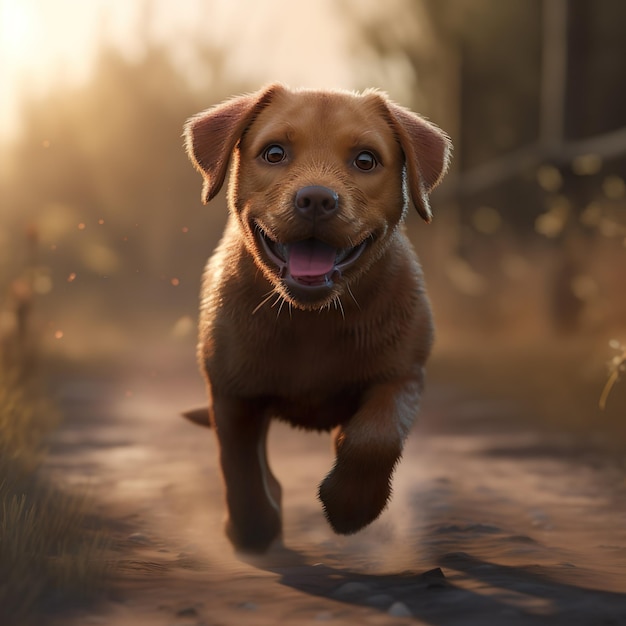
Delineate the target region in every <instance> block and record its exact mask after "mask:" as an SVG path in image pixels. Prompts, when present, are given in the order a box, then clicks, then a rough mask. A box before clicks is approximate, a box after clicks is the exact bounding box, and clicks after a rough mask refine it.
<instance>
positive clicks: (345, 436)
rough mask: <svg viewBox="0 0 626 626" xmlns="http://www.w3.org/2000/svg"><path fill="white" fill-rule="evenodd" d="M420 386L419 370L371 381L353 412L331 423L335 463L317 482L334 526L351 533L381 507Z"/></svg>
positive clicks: (415, 404)
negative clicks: (404, 376) (336, 423)
mask: <svg viewBox="0 0 626 626" xmlns="http://www.w3.org/2000/svg"><path fill="white" fill-rule="evenodd" d="M422 386H423V385H422V374H421V372H420V374H419V375H418V376H416V377H415V378H411V379H404V380H401V381H392V382H388V383H383V384H378V385H375V386H373V387H371V388H370V389H369V390H368V391H367V392H366V393H365V395H364V398H363V402H362V404H361V406H360V408H359V410H358V411H357V412H356V413H355V415H354V416H353V417H352V418H351V419H350V421H349V422H347V423H346V424H345V425H344V426H342V427H340V428H339V429H337V431H336V433H335V450H336V454H337V456H336V460H335V465H334V467H333V469H332V470H331V471H330V473H329V474H328V475H327V476H326V478H325V479H324V480H323V481H322V483H321V484H320V487H319V498H320V500H321V501H322V504H323V506H324V512H325V514H326V517H327V519H328V521H329V523H330V525H331V526H332V527H333V530H334V531H335V532H337V533H342V534H351V533H355V532H357V531H358V530H360V529H361V528H363V527H364V526H367V524H369V523H370V522H373V521H374V520H375V519H376V518H377V517H378V516H379V515H380V513H381V512H382V510H383V509H384V508H385V506H386V504H387V501H388V499H389V496H390V494H391V477H392V474H393V470H394V467H395V465H396V463H397V462H398V460H399V459H400V456H401V455H402V448H403V445H404V441H405V439H406V436H407V434H408V432H409V430H410V428H411V425H412V423H413V420H414V419H415V416H416V414H417V410H418V406H419V400H420V395H421V391H422Z"/></svg>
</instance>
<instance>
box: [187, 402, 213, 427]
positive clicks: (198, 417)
mask: <svg viewBox="0 0 626 626" xmlns="http://www.w3.org/2000/svg"><path fill="white" fill-rule="evenodd" d="M182 416H183V417H186V418H187V419H188V420H189V421H190V422H193V423H194V424H198V426H206V427H207V428H211V420H210V419H209V407H206V406H204V407H202V408H201V409H191V411H184V412H183V413H182Z"/></svg>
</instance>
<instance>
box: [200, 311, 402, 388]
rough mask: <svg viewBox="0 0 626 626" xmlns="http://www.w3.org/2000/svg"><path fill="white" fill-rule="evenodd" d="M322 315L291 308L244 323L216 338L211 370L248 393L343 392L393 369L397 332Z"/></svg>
mask: <svg viewBox="0 0 626 626" xmlns="http://www.w3.org/2000/svg"><path fill="white" fill-rule="evenodd" d="M322 317H323V313H320V314H318V313H316V312H315V313H313V314H311V315H304V316H300V319H296V320H294V319H292V318H288V314H286V313H285V314H284V318H285V319H279V320H276V319H272V320H271V322H269V323H267V324H264V323H263V322H262V320H258V321H257V320H255V321H254V322H252V323H250V324H249V325H247V326H246V327H245V330H243V331H242V328H241V326H240V325H238V332H237V334H236V335H235V334H230V337H229V340H221V341H218V342H217V343H216V345H215V348H216V349H215V352H214V356H213V358H212V359H211V363H207V366H208V368H209V372H208V373H209V376H210V377H211V378H212V379H214V378H215V377H217V379H219V380H221V381H223V382H224V383H225V384H227V385H228V386H229V387H231V388H232V390H233V391H236V392H237V393H242V394H245V395H259V396H284V397H295V396H300V395H316V394H333V393H339V392H341V391H342V390H343V389H345V388H347V387H355V386H360V385H363V384H364V383H367V382H370V381H372V380H374V379H376V378H379V377H380V376H381V375H383V372H385V370H386V371H387V372H388V371H389V369H390V367H392V366H391V364H390V363H389V360H390V359H389V358H388V354H387V353H388V352H389V351H390V350H393V344H394V343H395V341H396V340H397V338H394V337H392V336H391V334H387V336H384V334H383V333H381V332H380V331H379V332H378V333H371V332H369V331H368V328H367V327H363V326H359V325H354V324H346V323H345V322H344V321H343V320H342V319H341V318H340V319H339V320H338V321H337V322H336V323H335V321H333V323H328V322H329V320H328V319H322ZM221 337H222V338H223V337H224V334H223V333H222V335H221ZM211 370H212V371H211ZM215 382H217V381H215Z"/></svg>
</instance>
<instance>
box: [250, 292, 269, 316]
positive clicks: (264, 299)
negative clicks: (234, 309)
mask: <svg viewBox="0 0 626 626" xmlns="http://www.w3.org/2000/svg"><path fill="white" fill-rule="evenodd" d="M274 293H275V291H274V290H273V289H270V291H268V292H267V293H266V294H265V296H264V297H263V300H261V302H260V303H259V304H257V305H256V307H255V308H254V311H252V315H254V314H255V313H256V312H257V311H258V310H259V309H260V308H261V307H262V306H263V305H264V304H265V303H266V302H267V301H268V300H269V299H270V298H271V297H272V296H273V295H274Z"/></svg>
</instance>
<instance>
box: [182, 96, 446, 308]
mask: <svg viewBox="0 0 626 626" xmlns="http://www.w3.org/2000/svg"><path fill="white" fill-rule="evenodd" d="M185 138H186V145H187V151H188V153H189V156H190V158H191V160H192V161H193V163H194V164H195V166H196V167H197V169H198V170H199V171H200V172H201V173H202V175H203V177H204V190H203V201H204V202H208V201H209V200H211V199H212V198H213V197H214V196H215V195H216V194H217V193H218V192H219V190H220V188H221V187H222V185H223V183H224V179H225V177H226V172H227V169H228V164H229V162H230V161H231V160H232V173H231V181H230V186H229V199H230V206H231V210H232V211H234V213H235V216H236V218H237V220H238V223H239V226H240V228H241V232H242V234H243V237H244V241H245V243H246V247H247V249H248V251H249V252H250V254H251V255H252V256H253V257H254V259H255V261H256V264H257V265H258V266H259V267H260V268H261V269H262V271H263V273H264V275H265V277H266V278H267V279H268V280H269V281H270V283H271V284H272V285H273V286H274V288H275V290H276V291H277V292H278V293H280V294H281V295H282V296H283V297H284V298H285V299H286V300H287V301H288V302H290V303H291V304H293V305H295V306H297V307H300V308H309V309H310V308H320V307H322V306H325V305H327V304H328V303H330V302H331V301H332V300H333V299H335V298H336V297H337V296H340V295H341V294H342V293H343V292H344V290H347V289H349V288H350V283H352V282H353V281H356V280H358V278H359V277H360V276H361V275H362V274H363V273H364V272H366V271H367V269H368V268H369V267H371V265H372V263H374V262H375V261H376V260H377V259H378V258H380V257H381V255H382V254H383V252H384V251H385V250H386V248H387V245H388V242H389V239H390V235H391V233H393V231H394V230H395V228H396V227H397V225H398V224H399V223H400V221H401V220H402V218H403V216H404V214H405V212H406V209H407V206H408V204H409V200H410V199H411V200H412V201H413V204H414V205H415V207H416V208H417V210H418V211H419V213H420V215H421V216H422V217H423V218H424V220H426V221H427V222H429V221H430V219H431V212H430V207H429V203H428V194H429V192H430V191H431V190H432V189H433V188H434V187H435V186H436V185H437V184H438V182H439V181H440V179H441V177H442V176H443V174H444V172H445V170H446V168H447V165H448V159H449V154H450V142H449V140H448V138H447V137H446V135H444V134H443V133H442V132H441V131H440V130H439V129H438V128H437V127H435V126H434V125H432V124H430V123H429V122H427V121H425V120H424V119H422V118H421V117H419V116H417V115H415V114H414V113H412V112H410V111H408V110H407V109H404V108H402V107H400V106H398V105H396V104H394V103H392V102H390V101H389V99H388V98H387V97H386V96H385V95H383V94H382V93H380V92H377V91H366V92H364V93H363V94H354V93H348V92H338V91H312V90H299V91H291V90H288V89H287V88H285V87H283V86H281V85H272V86H270V87H268V88H266V89H264V90H262V91H260V92H257V93H254V94H251V95H245V96H240V97H238V98H234V99H232V100H228V101H226V102H224V103H222V104H220V105H218V106H216V107H214V108H212V109H209V110H207V111H205V112H203V113H200V114H198V115H196V116H195V117H193V118H191V119H190V120H189V121H188V122H187V124H186V127H185Z"/></svg>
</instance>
